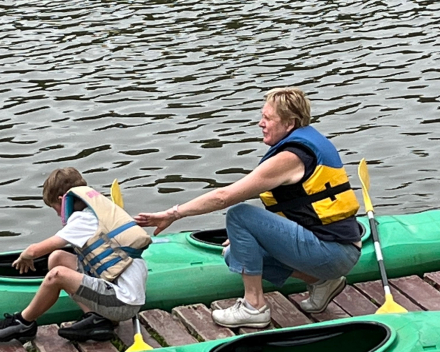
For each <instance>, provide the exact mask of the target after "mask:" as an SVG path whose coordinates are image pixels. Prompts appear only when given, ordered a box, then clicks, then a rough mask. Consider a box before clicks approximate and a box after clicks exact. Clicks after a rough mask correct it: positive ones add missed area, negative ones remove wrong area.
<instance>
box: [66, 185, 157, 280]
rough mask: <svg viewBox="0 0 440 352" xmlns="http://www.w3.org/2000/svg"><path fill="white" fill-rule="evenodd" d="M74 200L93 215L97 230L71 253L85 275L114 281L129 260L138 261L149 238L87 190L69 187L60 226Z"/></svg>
mask: <svg viewBox="0 0 440 352" xmlns="http://www.w3.org/2000/svg"><path fill="white" fill-rule="evenodd" d="M76 198H79V199H81V200H82V201H83V202H84V203H86V204H87V206H88V207H89V208H90V209H91V210H92V211H93V213H94V214H95V216H96V218H97V219H98V230H97V231H96V233H95V234H94V235H93V236H92V237H90V239H89V240H88V241H87V242H86V243H85V244H84V246H83V247H82V248H78V247H75V248H74V249H75V251H76V253H77V255H78V257H79V259H80V261H81V262H82V264H83V266H84V269H85V270H86V272H87V274H88V275H90V276H94V277H101V278H103V279H105V280H107V281H110V282H111V281H114V280H115V279H116V278H117V277H118V276H119V275H121V274H122V272H123V271H124V270H125V269H127V267H128V266H129V265H130V264H131V263H132V262H133V258H141V255H142V252H143V251H144V250H145V249H146V248H148V246H149V245H150V243H151V238H150V236H149V235H148V234H147V232H146V231H145V230H144V229H143V228H142V227H140V226H139V225H137V224H136V222H135V221H134V219H133V218H132V217H131V216H130V215H129V214H128V213H127V212H126V211H125V210H124V209H122V208H121V207H119V206H118V205H116V204H114V203H113V202H112V201H111V200H110V199H108V198H107V197H105V196H104V195H102V194H101V193H99V192H98V191H96V190H94V189H93V188H90V187H87V186H80V187H73V188H71V189H70V190H69V191H68V192H67V193H66V194H65V195H64V196H63V201H62V207H61V209H62V212H61V218H62V221H63V224H66V222H67V219H68V218H69V217H70V216H71V215H72V213H73V211H74V210H73V206H74V201H75V199H76Z"/></svg>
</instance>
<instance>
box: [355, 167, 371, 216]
mask: <svg viewBox="0 0 440 352" xmlns="http://www.w3.org/2000/svg"><path fill="white" fill-rule="evenodd" d="M358 175H359V179H360V180H361V184H362V195H363V197H364V205H365V211H366V212H367V213H368V212H369V211H372V212H374V209H373V204H372V203H371V199H370V195H369V194H368V190H369V189H370V175H369V174H368V168H367V163H366V161H365V158H362V160H361V161H360V163H359V167H358Z"/></svg>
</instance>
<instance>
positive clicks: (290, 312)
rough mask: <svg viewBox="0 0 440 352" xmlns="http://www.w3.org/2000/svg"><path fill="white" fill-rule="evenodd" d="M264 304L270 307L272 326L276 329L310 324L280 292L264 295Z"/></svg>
mask: <svg viewBox="0 0 440 352" xmlns="http://www.w3.org/2000/svg"><path fill="white" fill-rule="evenodd" d="M264 298H265V299H266V302H267V303H268V305H269V306H270V312H271V317H272V322H273V324H274V325H275V326H276V327H278V328H286V327H290V326H300V325H306V324H310V323H312V321H311V320H310V319H309V318H308V317H307V316H306V315H304V314H303V313H302V312H301V311H300V310H299V309H297V308H296V307H295V306H294V305H293V303H291V302H290V301H289V300H288V299H287V298H286V297H284V296H283V295H282V294H281V293H280V292H278V291H275V292H270V293H266V294H265V295H264Z"/></svg>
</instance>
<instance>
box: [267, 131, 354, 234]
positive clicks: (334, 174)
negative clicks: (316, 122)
mask: <svg viewBox="0 0 440 352" xmlns="http://www.w3.org/2000/svg"><path fill="white" fill-rule="evenodd" d="M295 145H297V146H298V145H300V146H302V147H306V148H307V149H308V150H310V151H311V152H312V153H313V154H314V155H315V156H316V160H317V165H316V168H315V170H314V171H313V173H312V175H311V176H310V177H309V178H307V179H303V180H302V181H301V182H300V183H298V184H295V185H285V186H278V187H276V188H275V189H273V190H270V191H267V192H264V193H261V194H260V198H261V200H262V202H263V203H264V205H265V207H266V209H267V210H269V211H272V212H275V213H278V214H279V215H281V216H284V217H287V218H288V219H290V220H293V221H295V222H297V223H299V224H300V225H302V226H304V227H306V228H308V229H313V227H314V226H322V225H327V224H330V223H333V222H336V221H339V220H344V219H347V218H349V217H351V216H354V215H355V214H356V212H357V211H358V209H359V203H358V201H357V199H356V195H355V193H354V191H353V190H352V188H351V186H350V183H349V181H348V176H347V173H346V172H345V169H344V166H343V164H342V161H341V158H340V156H339V153H338V151H337V150H336V148H335V147H334V145H333V144H332V143H331V142H330V141H329V140H328V139H327V138H326V137H324V136H323V135H322V134H321V133H319V132H318V131H317V130H316V129H315V128H313V127H312V126H306V127H301V128H298V129H296V130H294V131H293V132H292V133H290V134H289V135H288V136H286V137H285V138H284V139H282V140H281V141H279V142H278V143H277V144H276V145H274V146H272V147H271V148H270V149H269V150H268V152H267V153H266V154H265V155H264V156H263V158H262V159H261V161H260V163H262V162H264V161H265V160H267V159H268V158H270V157H272V156H274V155H276V154H277V153H279V152H280V151H282V150H284V148H286V147H287V146H295Z"/></svg>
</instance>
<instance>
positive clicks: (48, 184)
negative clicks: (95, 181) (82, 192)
mask: <svg viewBox="0 0 440 352" xmlns="http://www.w3.org/2000/svg"><path fill="white" fill-rule="evenodd" d="M78 186H87V182H86V180H84V178H83V177H82V175H81V174H80V172H79V171H78V170H77V169H75V168H74V167H65V168H62V169H56V170H53V171H52V172H51V173H50V175H49V177H48V178H47V179H46V181H44V185H43V200H44V203H46V205H48V206H50V207H51V206H52V205H54V204H56V203H58V202H59V197H60V196H61V197H62V196H63V195H64V194H65V193H66V192H67V191H68V190H69V189H71V188H72V187H78Z"/></svg>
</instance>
